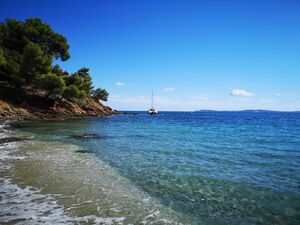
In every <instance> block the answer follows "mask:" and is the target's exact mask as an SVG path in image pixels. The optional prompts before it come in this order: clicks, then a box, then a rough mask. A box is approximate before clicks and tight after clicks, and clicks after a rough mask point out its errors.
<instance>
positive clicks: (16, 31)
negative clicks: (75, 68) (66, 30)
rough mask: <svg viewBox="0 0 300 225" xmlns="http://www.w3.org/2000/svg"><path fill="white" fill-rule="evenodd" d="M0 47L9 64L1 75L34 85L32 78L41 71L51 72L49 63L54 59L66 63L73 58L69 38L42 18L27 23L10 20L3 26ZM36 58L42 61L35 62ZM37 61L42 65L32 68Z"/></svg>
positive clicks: (4, 66)
mask: <svg viewBox="0 0 300 225" xmlns="http://www.w3.org/2000/svg"><path fill="white" fill-rule="evenodd" d="M0 47H1V48H2V49H3V55H4V57H5V58H6V61H7V63H6V64H4V65H3V64H2V66H0V72H2V73H4V74H6V75H7V76H10V77H12V78H14V80H18V81H21V80H22V81H24V82H31V80H32V79H33V78H32V77H30V76H31V75H32V74H33V75H36V72H38V71H42V72H43V73H47V72H49V71H50V70H49V64H50V65H51V64H52V61H53V59H54V58H55V59H61V60H62V61H66V60H68V59H69V58H70V55H69V52H68V50H69V45H68V43H67V40H66V38H65V37H64V36H62V35H61V34H58V33H56V32H54V31H53V30H52V28H51V27H50V26H49V25H48V24H46V23H43V21H42V20H41V19H38V18H29V19H27V20H26V21H25V22H22V21H18V20H15V19H6V20H5V22H4V23H0ZM32 55H33V56H34V57H37V58H39V59H37V58H34V60H31V56H32ZM40 60H42V61H40ZM35 61H36V62H38V63H40V62H42V63H41V64H35V68H32V69H30V67H31V66H32V65H33V63H34V62H35ZM27 62H28V63H29V64H27ZM43 66H44V68H42V67H43ZM37 67H39V68H37ZM24 72H25V74H23V73H24ZM19 75H21V77H18V76H19ZM23 75H24V76H23ZM24 78H25V79H24Z"/></svg>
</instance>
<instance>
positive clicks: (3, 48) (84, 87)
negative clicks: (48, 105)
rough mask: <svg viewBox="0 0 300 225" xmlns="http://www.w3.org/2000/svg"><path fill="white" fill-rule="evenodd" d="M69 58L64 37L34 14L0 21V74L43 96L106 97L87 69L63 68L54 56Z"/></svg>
mask: <svg viewBox="0 0 300 225" xmlns="http://www.w3.org/2000/svg"><path fill="white" fill-rule="evenodd" d="M69 58H70V54H69V45H68V43H67V39H66V38H65V37H64V36H63V35H61V34H59V33H56V32H54V31H53V30H52V28H51V27H50V25H48V24H46V23H44V22H43V21H42V20H41V19H38V18H29V19H27V20H25V22H22V21H18V20H15V19H6V20H5V22H3V23H0V78H1V77H2V79H3V78H4V79H6V80H9V81H10V82H11V83H12V84H14V85H15V86H16V87H18V88H23V87H25V86H26V87H28V86H30V87H31V88H34V89H36V90H42V91H43V93H44V97H45V98H49V97H51V98H65V99H67V100H69V101H74V102H78V101H82V100H83V99H84V98H85V97H86V96H91V97H93V98H95V99H97V100H103V101H107V98H108V95H109V94H108V92H107V91H106V90H105V89H101V88H98V89H96V90H94V87H93V85H92V77H91V75H90V73H89V69H88V68H86V67H83V68H81V69H79V70H78V71H77V72H75V73H71V74H70V73H69V72H67V71H64V70H63V69H62V68H61V67H60V66H59V65H53V62H54V60H61V61H67V60H68V59H69Z"/></svg>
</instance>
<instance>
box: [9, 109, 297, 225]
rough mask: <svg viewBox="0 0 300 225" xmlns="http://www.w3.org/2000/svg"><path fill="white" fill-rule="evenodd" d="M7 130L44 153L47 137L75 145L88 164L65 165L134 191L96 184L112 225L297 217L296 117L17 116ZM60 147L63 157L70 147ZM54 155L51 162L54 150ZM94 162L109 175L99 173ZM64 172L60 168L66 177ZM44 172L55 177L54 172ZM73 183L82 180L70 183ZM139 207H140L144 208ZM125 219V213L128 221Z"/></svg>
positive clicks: (250, 114) (272, 220) (294, 221)
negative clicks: (30, 118)
mask: <svg viewBox="0 0 300 225" xmlns="http://www.w3.org/2000/svg"><path fill="white" fill-rule="evenodd" d="M10 129H11V130H12V131H14V132H16V133H17V134H18V135H21V136H24V137H27V138H29V139H30V142H31V144H32V142H35V143H48V144H47V146H48V147H49V146H50V147H49V151H48V152H49V154H45V156H47V155H51V154H50V152H51V149H52V147H51V143H53V145H56V147H57V146H59V145H61V146H64V145H68V146H75V147H76V148H78V149H79V150H78V149H77V150H76V149H75V150H74V148H73V150H72V151H73V153H74V152H75V153H74V154H75V156H72V157H79V159H80V160H79V161H80V162H83V161H84V160H87V158H88V160H90V161H89V162H90V163H89V165H90V167H89V168H90V169H86V170H84V169H83V168H84V167H85V166H82V167H81V166H76V165H77V164H76V163H75V164H74V162H73V161H72V163H69V164H66V165H68V166H70V167H71V168H73V169H72V173H75V172H74V171H76V174H78V176H86V177H90V178H89V180H97V179H98V180H99V181H97V182H99V185H96V186H97V187H98V188H99V186H101V185H100V183H101V179H102V180H105V182H106V185H108V186H107V187H109V188H108V189H110V190H113V189H114V188H115V189H116V191H115V192H116V193H123V194H124V193H127V194H126V195H128V196H134V197H129V198H123V199H122V197H118V196H117V194H116V196H117V197H115V198H110V197H107V196H110V194H108V193H106V192H105V191H107V190H108V189H107V190H106V189H105V188H102V195H103V196H102V200H105V199H106V201H109V202H108V203H107V204H112V205H114V207H115V208H116V210H121V212H120V213H119V214H118V213H115V214H112V215H113V216H115V217H114V218H115V219H116V221H114V223H116V224H129V223H133V224H139V223H142V222H143V221H144V222H143V223H146V224H147V223H148V224H167V223H170V224H175V223H177V222H178V223H182V224H212V225H213V224H291V225H292V224H293V225H295V224H299V223H300V113H283V112H282V113H278V112H194V113H190V112H188V113H185V112H180V113H176V112H162V113H160V114H158V115H156V116H149V115H147V114H144V113H138V114H137V115H135V116H128V115H120V116H113V117H104V118H92V119H76V120H67V121H56V122H53V121H51V122H50V121H48V122H23V123H16V124H13V128H10ZM76 134H97V138H93V139H76V138H74V137H73V136H72V135H76ZM28 142H29V141H28V140H27V144H28ZM39 148H40V149H41V148H45V147H43V145H40V147H39ZM56 149H57V148H56ZM63 149H64V151H62V152H61V157H64V155H66V154H68V153H67V152H68V151H71V150H66V147H64V148H63ZM37 152H38V151H37ZM53 152H55V151H53ZM56 152H57V154H56V157H57V159H56V160H55V161H57V162H58V161H59V158H60V157H59V154H60V153H59V152H58V151H56ZM30 154H32V151H31V152H30ZM53 154H54V153H53ZM77 155H78V156H77ZM85 157H87V158H85ZM69 158H70V157H69ZM82 160H83V161H82ZM84 162H86V161H84ZM62 164H64V163H63V162H60V163H59V164H57V167H56V168H59V165H62ZM100 164H101V168H106V171H110V170H111V171H113V172H111V173H113V174H114V175H109V176H108V175H105V176H104V175H103V173H102V175H100V174H101V172H100V170H101V168H100V169H99V168H97V166H100ZM84 165H86V164H84ZM91 165H92V166H91ZM19 166H22V164H21V165H19ZM77 167H79V168H77ZM47 168H48V167H47ZM74 168H75V169H74ZM76 168H77V170H76ZM93 168H96V169H95V172H93V171H94V170H93ZM66 170H68V168H65V169H64V170H60V172H59V173H58V174H63V175H64V176H65V177H68V173H66ZM98 170H99V171H98ZM54 171H55V170H54ZM44 173H45V174H47V173H49V174H53V169H49V170H48V172H47V171H46V172H44ZM70 173H71V172H70ZM80 173H81V174H80ZM106 173H108V174H110V172H106ZM87 174H90V175H87ZM91 174H93V175H91ZM116 174H117V175H116ZM22 176H23V175H22ZM22 176H21V175H20V177H22ZM118 179H120V181H116V180H118ZM123 179H124V180H123ZM70 180H71V181H72V179H71V178H70ZM71 181H70V182H71ZM45 182H46V181H45ZM64 182H68V181H64ZM72 182H74V185H75V183H78V184H76V185H84V184H82V183H80V182H79V181H78V180H77V181H76V179H74V181H72ZM97 182H96V183H95V184H97ZM105 182H102V183H105ZM114 182H115V183H114ZM42 183H43V182H42ZM31 184H32V185H33V183H31ZM61 185H63V184H61ZM76 185H75V186H76ZM126 185H127V186H126ZM37 186H38V185H37ZM66 186H68V185H66ZM122 186H124V187H123V188H122ZM41 188H44V186H43V185H41ZM53 188H54V189H55V187H53ZM72 191H74V190H72V188H70V192H72ZM52 192H53V191H52ZM57 192H58V194H59V191H57ZM66 192H68V191H66ZM83 193H85V192H83ZM100 193H101V190H98V189H97V188H95V189H93V191H91V192H90V195H92V196H93V195H95V199H96V198H97V196H98V195H99V196H101V194H100ZM63 194H65V195H67V194H68V193H63ZM69 194H71V193H69ZM82 195H87V194H82ZM99 196H98V197H99ZM89 197H90V198H93V197H91V196H89ZM80 198H83V199H84V197H83V196H81V197H80ZM147 199H151V204H150V203H148V202H147ZM99 201H101V200H99ZM114 201H115V202H114ZM126 201H127V202H128V204H127V203H126ZM55 204H56V203H55ZM64 204H66V203H64ZM120 204H123V206H122V205H120ZM126 204H127V205H128V208H126ZM147 204H148V205H147ZM142 205H147V206H145V207H144V209H141V208H140V207H141V206H142ZM154 205H157V206H154ZM107 207H108V206H107ZM109 207H111V206H109ZM109 207H108V208H109ZM135 207H136V208H137V209H135ZM156 207H157V208H156ZM111 208H113V207H111ZM138 208H140V210H139V209H138ZM125 209H126V210H127V211H126V210H125ZM84 210H85V211H83V212H82V211H81V214H82V216H84V215H89V214H91V213H89V212H88V210H91V211H92V209H90V208H85V209H84ZM122 210H123V211H122ZM135 210H136V212H135V213H131V214H130V211H132V212H134V211H135ZM143 210H144V211H143ZM125 211H126V213H127V214H126V213H124V212H125ZM142 211H143V212H142ZM163 211H165V212H163ZM151 213H152V214H151ZM155 213H156V214H158V213H160V214H164V216H161V218H158V219H157V220H156V221H155V220H148V221H147V218H154V217H155V216H157V215H156V214H155ZM108 214H109V213H108ZM125 214H126V215H125ZM129 215H130V216H129ZM135 215H136V218H134V217H135ZM175 215H176V218H175ZM122 216H124V217H122ZM147 216H150V217H147ZM126 217H128V218H130V220H127V222H126ZM172 217H173V219H174V220H173V221H171V220H170V219H172ZM145 218H146V219H145ZM103 221H104V222H105V220H103ZM103 221H102V222H103ZM128 221H129V222H128ZM130 221H131V222H130ZM106 222H107V221H106ZM110 222H111V221H110ZM108 223H109V222H107V224H108Z"/></svg>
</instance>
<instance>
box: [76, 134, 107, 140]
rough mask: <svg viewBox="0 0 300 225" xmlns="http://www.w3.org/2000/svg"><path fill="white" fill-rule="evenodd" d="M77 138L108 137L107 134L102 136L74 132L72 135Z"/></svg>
mask: <svg viewBox="0 0 300 225" xmlns="http://www.w3.org/2000/svg"><path fill="white" fill-rule="evenodd" d="M71 137H72V138H75V139H106V138H107V137H106V136H100V135H99V134H74V135H71Z"/></svg>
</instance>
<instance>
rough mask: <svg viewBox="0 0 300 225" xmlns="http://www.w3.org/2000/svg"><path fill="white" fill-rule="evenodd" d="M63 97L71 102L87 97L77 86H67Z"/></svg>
mask: <svg viewBox="0 0 300 225" xmlns="http://www.w3.org/2000/svg"><path fill="white" fill-rule="evenodd" d="M62 95H63V97H64V98H66V99H69V100H74V99H82V98H83V97H85V92H84V91H82V90H78V88H77V86H76V85H73V84H72V85H70V86H67V87H66V88H65V89H64V91H63V94H62Z"/></svg>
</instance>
